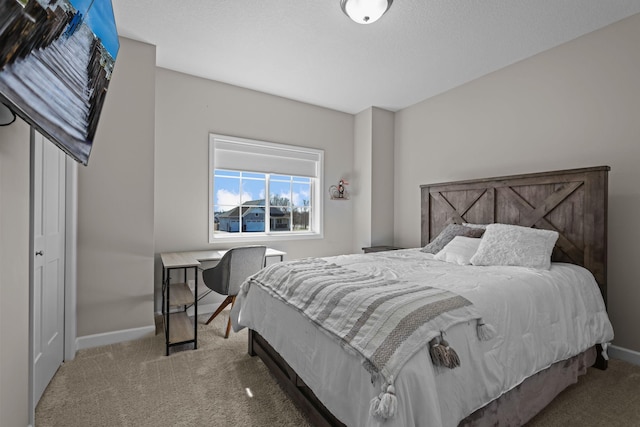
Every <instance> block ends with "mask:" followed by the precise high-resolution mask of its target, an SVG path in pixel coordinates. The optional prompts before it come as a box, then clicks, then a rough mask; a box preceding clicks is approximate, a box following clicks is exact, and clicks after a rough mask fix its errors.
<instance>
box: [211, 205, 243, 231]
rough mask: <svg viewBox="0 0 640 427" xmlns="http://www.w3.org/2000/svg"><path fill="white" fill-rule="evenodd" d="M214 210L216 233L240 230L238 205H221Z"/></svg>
mask: <svg viewBox="0 0 640 427" xmlns="http://www.w3.org/2000/svg"><path fill="white" fill-rule="evenodd" d="M214 211H215V213H214V230H215V231H216V233H237V232H238V231H239V230H240V215H239V209H238V207H237V206H227V205H220V206H217V207H216V208H215V210H214ZM216 227H217V230H216Z"/></svg>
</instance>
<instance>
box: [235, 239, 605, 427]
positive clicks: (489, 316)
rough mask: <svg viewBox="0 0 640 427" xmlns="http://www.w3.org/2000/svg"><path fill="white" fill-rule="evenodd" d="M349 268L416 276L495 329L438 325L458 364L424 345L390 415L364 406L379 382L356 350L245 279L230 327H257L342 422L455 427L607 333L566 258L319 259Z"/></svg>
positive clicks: (405, 372)
mask: <svg viewBox="0 0 640 427" xmlns="http://www.w3.org/2000/svg"><path fill="white" fill-rule="evenodd" d="M324 260H326V261H327V262H330V263H335V264H337V265H340V266H343V267H345V268H348V269H350V270H353V271H357V272H361V273H366V274H372V275H376V276H380V277H385V278H387V279H401V280H409V281H423V282H424V283H425V284H426V285H428V286H431V287H434V288H441V289H446V290H448V291H451V292H454V293H456V294H458V295H461V296H463V297H464V298H466V299H468V300H469V301H471V302H472V304H473V306H474V308H475V309H476V310H478V312H480V313H481V314H482V317H483V319H484V321H485V322H487V323H489V324H491V325H492V326H493V328H494V329H495V330H496V335H495V336H494V337H493V338H492V339H490V340H487V341H481V340H478V338H477V335H476V329H475V327H471V326H472V325H470V324H469V323H471V322H462V323H459V324H456V325H454V326H452V327H450V328H449V329H447V331H446V339H447V340H448V341H449V343H450V345H451V346H452V347H453V348H455V350H456V352H457V353H458V355H459V358H460V366H459V367H457V368H455V369H448V368H443V367H439V366H434V364H433V363H432V360H431V357H430V355H429V350H428V346H427V345H425V346H424V347H423V348H421V349H420V350H419V351H418V352H416V353H415V354H414V355H413V356H412V357H411V358H410V359H409V360H408V361H407V362H406V363H405V364H404V365H403V366H402V369H401V370H400V373H399V374H398V375H397V377H396V378H395V384H394V385H395V393H396V395H397V397H398V399H397V403H398V408H397V411H395V414H394V416H393V417H391V418H389V419H380V418H378V417H375V416H373V415H372V414H371V413H370V402H371V400H372V398H375V397H376V396H377V395H378V394H379V393H380V391H381V390H380V385H379V384H377V383H375V382H373V383H372V380H371V375H370V373H369V372H368V371H367V370H366V369H365V368H364V367H363V365H362V360H361V359H360V358H358V357H357V356H356V355H354V354H351V353H348V352H345V350H344V349H343V348H342V346H341V345H340V344H339V342H337V341H336V340H335V339H334V338H333V337H332V336H330V335H328V334H327V333H325V332H323V331H322V330H321V329H319V328H318V327H317V326H315V325H314V324H312V323H311V322H309V321H308V320H307V319H306V318H305V317H304V315H303V314H302V313H300V312H299V311H298V310H296V309H295V308H293V307H292V306H290V305H289V304H287V301H283V300H281V299H278V298H274V297H273V296H272V295H271V294H270V293H269V292H268V291H267V290H266V289H264V288H262V287H261V286H257V285H255V284H253V285H251V281H248V282H246V283H245V285H243V287H244V290H245V291H246V292H241V294H239V295H238V298H237V300H236V304H235V306H234V308H233V310H232V324H233V327H234V330H236V331H237V330H240V329H242V328H243V327H249V328H251V329H253V330H255V331H257V332H258V333H259V334H260V335H262V337H264V338H265V339H266V340H267V341H268V342H269V344H270V345H271V346H272V347H273V348H274V349H275V350H276V351H277V352H278V353H279V354H280V355H281V356H282V357H284V359H285V360H286V361H287V362H288V363H289V365H290V366H291V367H292V368H293V369H294V370H295V371H296V372H297V373H298V375H299V376H300V378H301V379H302V380H303V381H304V382H305V383H306V384H307V385H308V386H309V387H310V388H311V390H313V392H314V393H315V395H316V396H317V397H318V398H319V399H320V400H321V401H322V402H323V404H324V405H325V406H326V407H327V408H328V409H329V410H330V411H331V412H332V414H334V415H335V416H336V417H337V418H338V419H339V420H340V421H342V422H343V423H344V424H346V425H348V426H378V425H379V426H382V425H384V426H405V427H411V426H425V425H429V426H434V427H438V426H456V425H458V423H459V422H460V421H461V420H462V419H464V418H465V417H466V416H468V415H469V414H471V413H473V412H474V411H475V410H477V409H479V408H481V407H483V406H485V405H487V404H488V403H490V402H491V401H493V400H495V399H496V398H498V397H499V396H501V395H502V394H504V393H505V392H507V391H509V390H511V389H512V388H514V387H516V386H517V385H519V384H520V383H522V381H523V380H524V379H526V378H528V377H530V376H532V375H534V374H536V373H537V372H540V371H542V370H544V369H546V368H548V367H549V366H551V365H552V364H553V363H555V362H558V361H561V360H566V359H568V358H570V357H572V356H574V355H577V354H579V353H581V352H583V351H585V350H587V349H588V348H590V347H592V346H593V345H595V344H598V343H607V342H609V341H611V340H612V339H613V329H612V327H611V323H610V322H609V319H608V316H607V313H606V310H605V306H604V302H603V300H602V296H601V295H600V292H599V289H598V286H597V284H596V282H595V279H594V278H593V276H592V275H591V273H590V272H589V271H588V270H586V269H584V268H582V267H579V266H576V265H572V264H563V263H553V264H552V266H551V268H550V270H535V269H528V268H523V267H477V266H458V265H455V264H450V263H445V262H442V261H437V260H435V259H433V255H431V254H426V253H423V252H421V251H420V250H418V249H407V250H399V251H391V252H381V253H373V254H366V255H360V254H356V255H343V256H336V257H328V258H324Z"/></svg>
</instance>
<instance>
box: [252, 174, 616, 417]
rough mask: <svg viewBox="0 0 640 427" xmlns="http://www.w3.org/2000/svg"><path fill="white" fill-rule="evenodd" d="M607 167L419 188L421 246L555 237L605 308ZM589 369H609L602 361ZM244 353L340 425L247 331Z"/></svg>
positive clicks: (303, 404) (302, 404)
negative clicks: (445, 234)
mask: <svg viewBox="0 0 640 427" xmlns="http://www.w3.org/2000/svg"><path fill="white" fill-rule="evenodd" d="M609 170H610V168H609V167H608V166H599V167H591V168H582V169H570V170H562V171H554V172H543V173H534V174H524V175H512V176H504V177H497V178H484V179H475V180H467V181H456V182H446V183H440V184H429V185H422V186H420V190H421V212H422V214H421V230H422V234H421V245H422V246H424V245H426V244H427V243H428V242H430V241H431V240H432V239H433V238H434V237H436V236H437V235H438V234H439V233H440V231H441V230H442V229H443V228H444V227H446V226H447V224H450V223H458V224H461V223H464V222H467V223H475V224H488V223H496V222H498V223H503V224H515V225H521V226H525V227H535V228H544V229H548V230H555V231H557V232H558V233H559V238H558V241H557V243H556V248H555V249H554V252H553V255H552V259H553V261H556V262H570V263H573V264H578V265H581V266H583V267H585V268H587V269H588V270H590V271H591V272H592V273H593V275H594V276H595V278H596V281H597V282H598V285H599V287H600V291H601V292H602V296H603V298H604V300H605V303H606V301H607V200H608V192H607V188H608V171H609ZM600 350H601V348H600V347H599V346H598V358H597V360H596V363H595V365H594V366H596V367H597V368H600V369H606V368H607V361H606V360H605V359H604V358H603V357H602V356H601V351H600ZM249 354H250V355H251V356H254V355H256V354H257V355H258V356H260V358H261V359H262V360H263V361H264V363H265V364H266V365H267V367H268V368H269V369H270V370H271V372H272V374H273V375H274V376H275V377H276V379H277V380H278V382H279V383H280V384H281V386H282V387H283V388H284V389H285V390H286V391H287V393H288V394H289V395H290V397H291V398H292V400H293V401H294V402H295V403H296V404H297V405H298V407H299V408H300V409H301V410H302V411H303V412H304V413H305V414H306V415H307V418H308V419H309V421H310V422H311V423H312V424H314V425H316V426H344V424H342V423H341V422H340V421H339V420H338V419H337V418H335V417H334V416H333V415H332V414H331V412H330V411H329V410H328V409H327V408H326V407H325V406H324V405H323V404H322V403H321V402H320V401H319V400H318V398H317V397H316V396H315V395H314V394H313V392H312V391H311V389H309V388H308V387H307V386H306V385H305V384H304V382H303V381H302V380H301V379H300V378H299V377H298V375H297V374H296V373H295V372H294V370H293V369H291V367H289V365H288V364H287V363H286V361H285V360H284V359H283V358H282V357H281V356H280V355H279V354H278V353H277V352H276V351H275V350H274V349H273V348H272V347H271V346H270V345H269V343H268V342H267V341H266V340H265V339H264V338H263V337H261V336H260V335H259V334H258V333H257V332H255V331H253V330H249ZM525 383H526V381H525Z"/></svg>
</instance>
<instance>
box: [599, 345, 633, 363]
mask: <svg viewBox="0 0 640 427" xmlns="http://www.w3.org/2000/svg"><path fill="white" fill-rule="evenodd" d="M607 352H608V353H609V357H611V358H612V359H620V360H624V361H625V362H629V363H632V364H634V365H638V366H640V353H638V352H637V351H633V350H629V349H627V348H624V347H618V346H617V345H612V346H610V347H609V349H608V351H607Z"/></svg>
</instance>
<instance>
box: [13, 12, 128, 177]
mask: <svg viewBox="0 0 640 427" xmlns="http://www.w3.org/2000/svg"><path fill="white" fill-rule="evenodd" d="M119 48H120V43H119V42H118V33H117V29H116V24H115V19H114V15H113V6H112V4H111V0H0V102H2V103H4V104H5V105H7V106H8V107H9V108H10V109H12V110H13V111H14V112H15V113H17V114H18V115H19V116H20V117H22V118H23V119H24V120H25V121H26V122H28V123H29V124H30V125H32V126H33V127H35V128H36V129H38V131H40V132H41V133H42V134H44V135H45V136H47V137H48V138H49V139H50V140H51V141H53V142H54V143H55V144H56V145H58V147H60V148H61V149H62V150H64V151H65V152H66V153H67V154H68V155H69V156H71V157H72V158H74V159H75V160H76V161H78V162H80V163H82V164H84V165H86V164H87V163H88V161H89V154H90V153H91V147H92V145H93V139H94V137H95V134H96V129H97V126H98V120H99V118H100V113H101V111H102V105H103V103H104V100H105V96H106V94H107V88H108V86H109V82H110V80H111V73H112V71H113V66H114V64H115V61H116V57H117V55H118V49H119Z"/></svg>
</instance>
